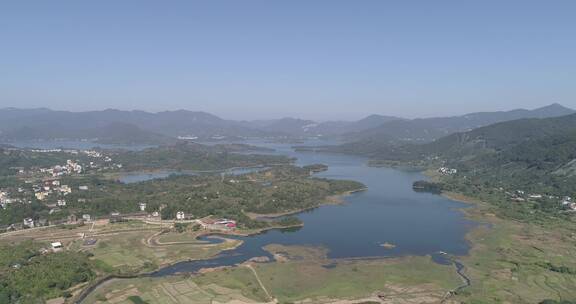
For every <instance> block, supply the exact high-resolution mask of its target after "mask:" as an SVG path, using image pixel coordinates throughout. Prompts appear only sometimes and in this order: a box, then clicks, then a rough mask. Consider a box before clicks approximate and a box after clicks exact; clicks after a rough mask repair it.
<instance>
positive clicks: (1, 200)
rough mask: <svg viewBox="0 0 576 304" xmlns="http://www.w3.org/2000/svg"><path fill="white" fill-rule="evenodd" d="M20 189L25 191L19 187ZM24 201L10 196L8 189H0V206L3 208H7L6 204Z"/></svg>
mask: <svg viewBox="0 0 576 304" xmlns="http://www.w3.org/2000/svg"><path fill="white" fill-rule="evenodd" d="M18 191H20V192H22V191H24V190H23V189H22V188H18ZM18 202H22V199H21V198H13V197H11V196H10V193H9V192H7V191H2V190H0V207H2V209H6V206H8V205H9V204H12V203H18Z"/></svg>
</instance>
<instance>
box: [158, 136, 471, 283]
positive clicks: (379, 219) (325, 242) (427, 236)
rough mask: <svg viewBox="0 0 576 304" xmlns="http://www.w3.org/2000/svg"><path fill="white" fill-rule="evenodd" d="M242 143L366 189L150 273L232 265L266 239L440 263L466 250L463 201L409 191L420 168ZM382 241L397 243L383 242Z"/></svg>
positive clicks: (337, 253) (338, 253) (257, 252)
mask: <svg viewBox="0 0 576 304" xmlns="http://www.w3.org/2000/svg"><path fill="white" fill-rule="evenodd" d="M247 143H249V144H254V145H258V146H264V147H267V148H273V149H275V152H273V153H274V154H281V155H288V156H291V157H295V158H297V165H309V164H315V163H322V164H326V165H328V166H329V169H328V171H325V172H322V173H320V174H317V175H316V176H318V177H326V178H334V179H351V180H356V181H360V182H362V183H364V184H365V185H366V186H367V187H368V189H367V190H366V191H363V192H358V193H354V194H352V195H350V196H348V197H346V198H345V201H346V203H345V204H342V205H326V206H322V207H319V208H316V209H313V210H310V211H306V212H303V213H300V214H298V215H297V216H298V217H299V218H300V219H301V220H302V221H303V222H304V226H303V227H302V228H300V229H288V230H279V229H276V230H270V231H267V232H264V233H262V234H259V235H254V236H249V237H239V239H242V240H243V241H244V243H243V244H242V245H241V246H240V247H238V248H236V249H234V250H230V251H226V252H223V253H222V254H220V255H219V256H217V257H215V258H212V259H208V260H203V261H190V262H182V263H178V264H175V265H172V266H169V267H167V268H164V269H161V270H160V271H158V272H156V273H154V274H153V275H154V276H163V275H169V274H174V273H179V272H195V271H197V270H199V269H201V268H206V267H217V266H229V265H235V264H237V263H241V262H244V261H246V260H248V259H250V258H253V257H258V256H267V257H269V258H272V257H271V256H270V254H269V253H267V252H266V251H265V250H263V249H262V247H264V246H266V245H268V244H283V245H310V246H323V247H325V248H327V249H328V250H329V251H328V257H330V258H369V257H393V256H404V255H432V256H433V258H435V259H436V260H437V261H438V262H445V259H443V258H442V256H443V255H441V254H438V253H439V252H445V253H448V254H450V255H464V254H466V253H467V252H468V249H469V246H468V243H467V241H466V239H465V234H466V233H467V232H468V231H469V229H470V228H472V227H473V226H474V225H475V223H474V222H472V221H469V220H467V219H465V218H464V216H463V214H462V213H461V212H460V211H459V210H458V209H459V208H466V205H465V204H463V203H460V202H456V201H453V200H450V199H447V198H445V197H443V196H440V195H435V194H430V193H421V192H415V191H413V190H412V183H413V182H414V181H416V180H420V179H424V178H425V177H424V176H422V175H421V174H420V173H417V172H405V171H400V170H395V169H389V168H373V167H368V166H366V161H367V159H365V158H362V157H356V156H349V155H341V154H328V153H315V152H296V151H294V150H293V149H292V148H291V146H290V145H289V144H275V143H265V142H262V141H253V142H247ZM307 144H318V145H322V144H326V143H325V142H308V143H307ZM385 242H388V243H392V244H394V245H395V246H396V247H395V248H392V249H389V248H384V247H383V246H382V244H383V243H385Z"/></svg>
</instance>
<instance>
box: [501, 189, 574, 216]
mask: <svg viewBox="0 0 576 304" xmlns="http://www.w3.org/2000/svg"><path fill="white" fill-rule="evenodd" d="M501 190H502V189H501ZM505 193H506V195H508V196H509V197H510V200H511V201H514V202H520V203H521V202H527V201H534V200H542V199H546V200H551V201H554V200H560V206H561V208H562V209H564V210H568V211H576V202H574V201H572V197H570V196H564V197H563V198H560V197H558V196H554V195H542V194H538V193H532V194H527V193H526V192H525V191H523V190H516V191H514V192H505Z"/></svg>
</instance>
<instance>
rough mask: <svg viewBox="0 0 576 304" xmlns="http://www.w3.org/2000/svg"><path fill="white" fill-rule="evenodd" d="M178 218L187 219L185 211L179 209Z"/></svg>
mask: <svg viewBox="0 0 576 304" xmlns="http://www.w3.org/2000/svg"><path fill="white" fill-rule="evenodd" d="M176 219H177V220H184V219H186V215H185V214H184V212H183V211H178V212H176Z"/></svg>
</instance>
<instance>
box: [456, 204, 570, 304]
mask: <svg viewBox="0 0 576 304" xmlns="http://www.w3.org/2000/svg"><path fill="white" fill-rule="evenodd" d="M467 200H468V201H469V202H474V203H475V208H468V209H465V210H464V212H466V213H467V215H468V216H469V217H470V218H472V219H474V220H476V221H478V222H481V223H486V225H484V226H481V227H479V228H477V229H474V230H473V231H471V232H470V234H469V235H468V238H469V239H470V241H471V243H472V245H473V246H472V249H471V251H470V254H469V255H467V256H464V257H461V261H462V262H463V264H464V265H465V266H466V273H467V275H468V276H469V277H470V279H471V280H472V285H471V286H470V287H467V288H465V289H463V290H462V291H461V292H460V293H459V295H458V296H457V297H456V299H459V300H462V301H466V302H467V303H504V302H507V303H538V302H540V301H543V300H546V299H554V300H574V299H576V289H575V288H574V286H576V231H575V229H574V228H573V227H574V226H573V225H572V224H571V222H569V221H565V220H562V221H555V222H550V223H547V224H546V225H537V224H531V223H524V222H517V221H512V220H508V219H501V218H498V217H496V216H495V215H494V214H493V213H492V212H493V207H492V206H490V205H488V204H485V203H482V202H478V201H474V200H473V199H467ZM561 267H564V268H561ZM555 268H556V269H555Z"/></svg>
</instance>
